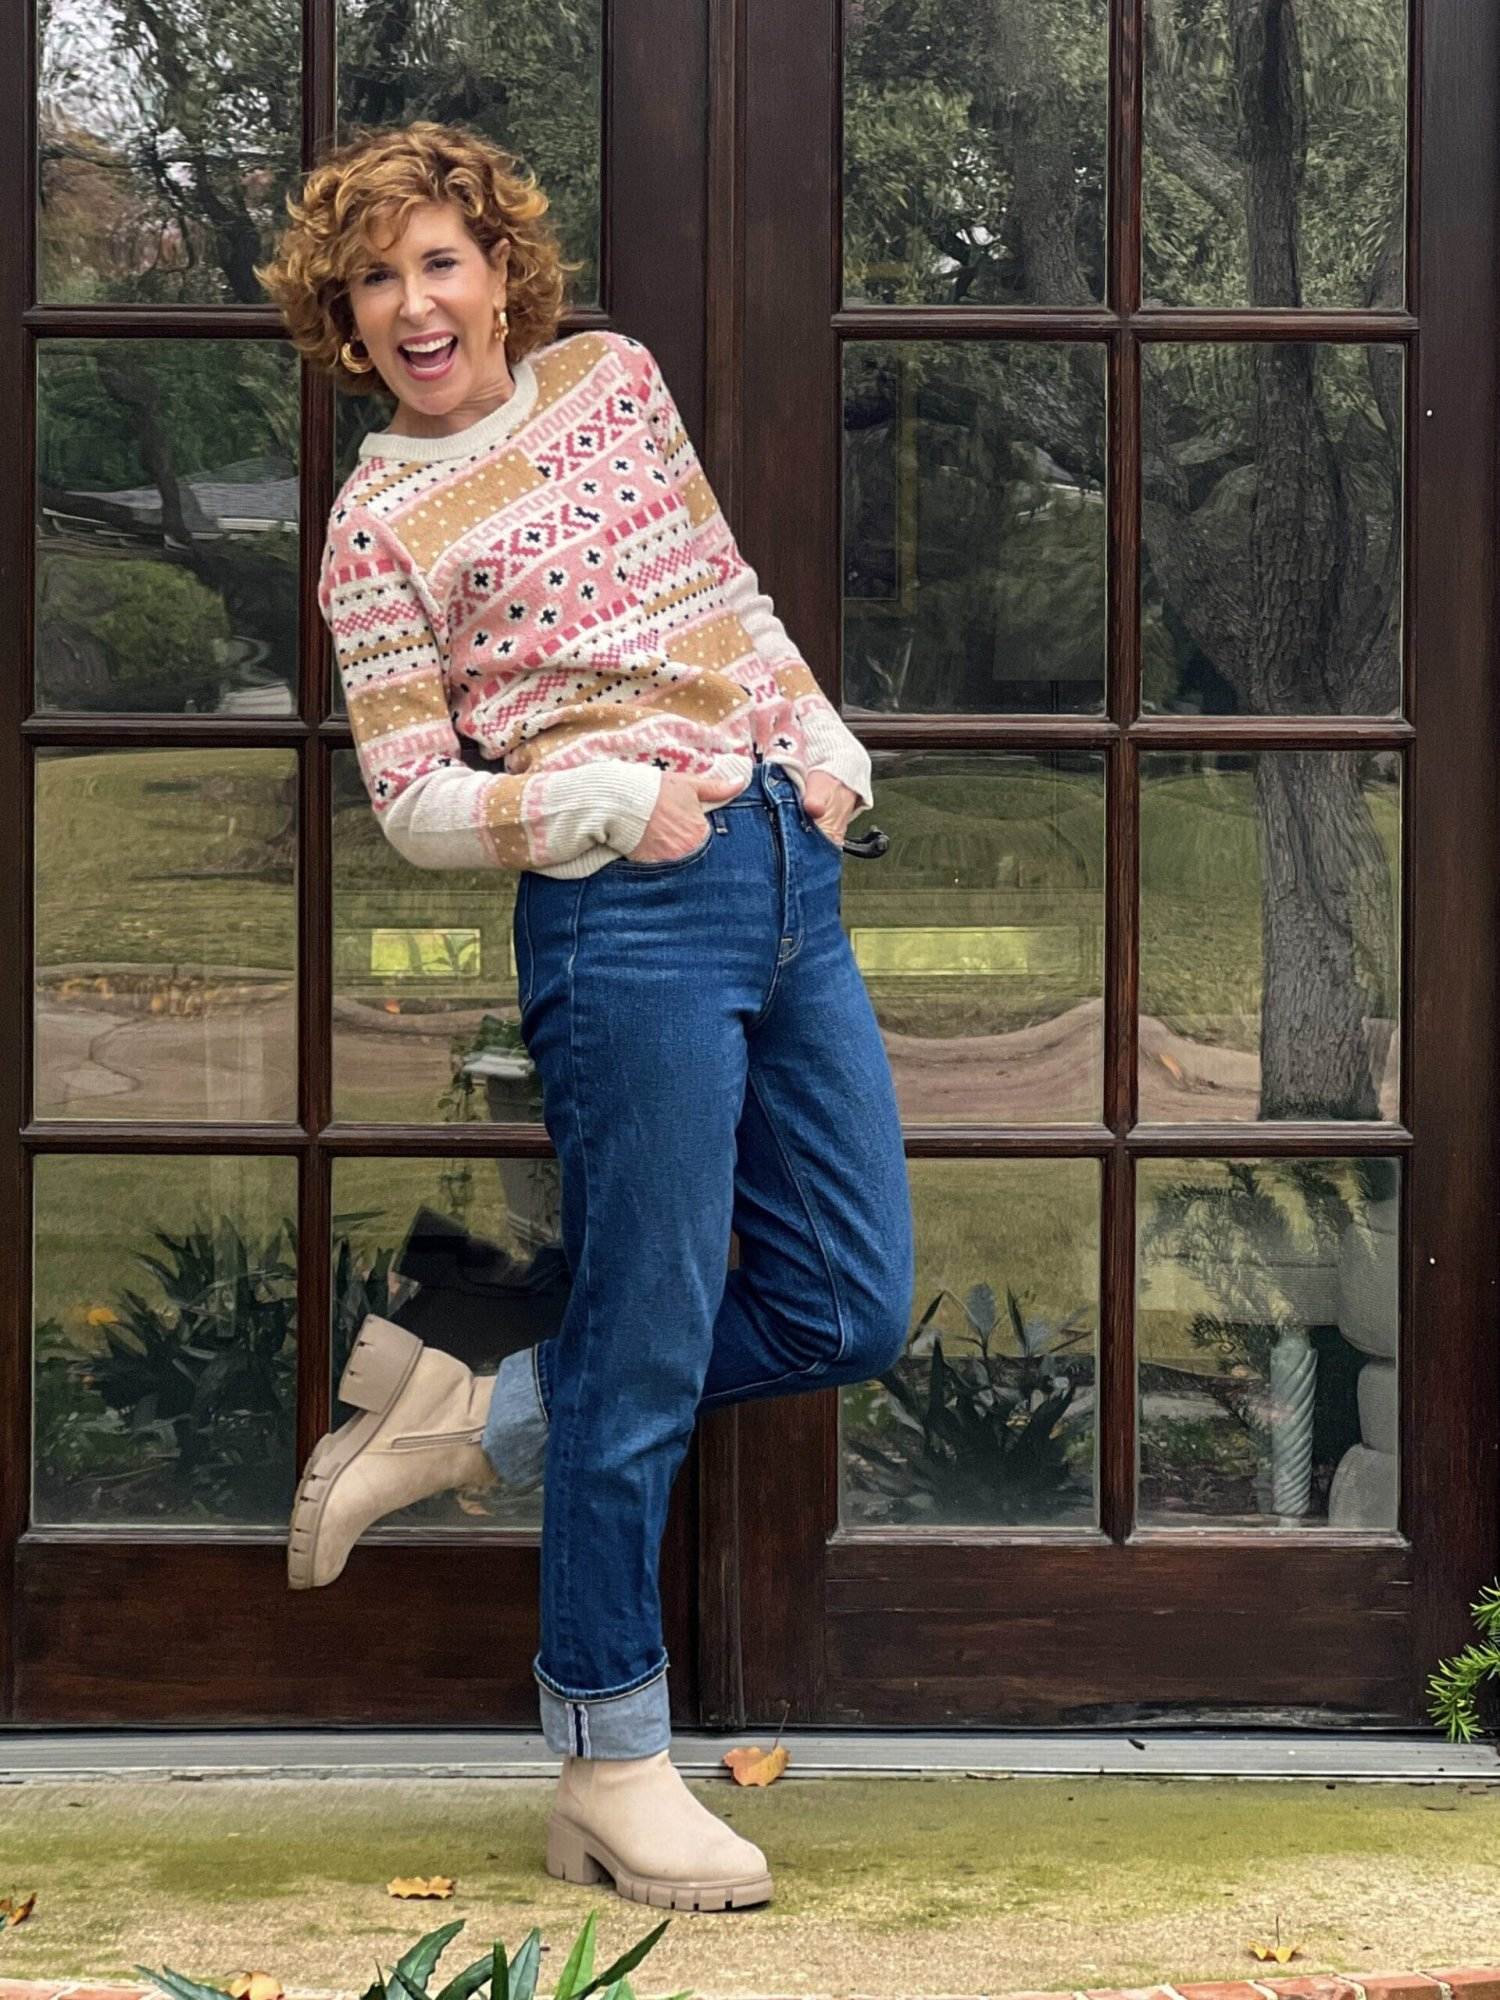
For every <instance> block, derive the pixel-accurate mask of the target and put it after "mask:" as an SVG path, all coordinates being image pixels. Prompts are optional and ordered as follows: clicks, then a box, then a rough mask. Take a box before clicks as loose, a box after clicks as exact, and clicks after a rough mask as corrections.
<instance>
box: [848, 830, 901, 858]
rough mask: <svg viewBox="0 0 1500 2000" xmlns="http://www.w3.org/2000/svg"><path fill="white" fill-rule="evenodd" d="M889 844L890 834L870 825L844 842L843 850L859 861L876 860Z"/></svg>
mask: <svg viewBox="0 0 1500 2000" xmlns="http://www.w3.org/2000/svg"><path fill="white" fill-rule="evenodd" d="M890 844H891V836H890V835H889V834H888V833H882V832H881V830H880V828H879V827H878V826H872V827H871V828H870V829H869V831H868V832H867V833H860V834H855V835H853V836H852V837H851V838H848V839H846V840H845V842H844V852H845V853H846V854H852V855H854V856H855V857H856V859H857V860H860V861H878V860H879V859H880V857H881V855H882V854H884V853H885V850H886V849H887V848H888V847H889V846H890Z"/></svg>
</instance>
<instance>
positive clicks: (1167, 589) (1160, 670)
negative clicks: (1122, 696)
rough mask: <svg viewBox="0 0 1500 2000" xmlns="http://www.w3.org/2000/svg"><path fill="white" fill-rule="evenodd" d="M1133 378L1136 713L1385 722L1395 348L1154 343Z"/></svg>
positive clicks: (1397, 558)
mask: <svg viewBox="0 0 1500 2000" xmlns="http://www.w3.org/2000/svg"><path fill="white" fill-rule="evenodd" d="M1141 370H1142V375H1141V425H1142V446H1143V459H1142V496H1141V498H1142V512H1141V534H1142V586H1143V591H1144V604H1143V611H1142V633H1141V645H1142V656H1143V675H1144V682H1143V703H1144V706H1145V707H1146V709H1148V710H1158V711H1160V710H1165V711H1168V712H1170V713H1173V714H1179V715H1196V714H1200V713H1202V714H1212V715H1237V714H1251V715H1390V714H1394V713H1395V712H1396V711H1397V710H1398V709H1399V707H1400V704H1401V620H1402V600H1401V562H1402V483H1403V477H1404V474H1403V464H1404V458H1403V445H1402V436H1403V429H1402V427H1403V408H1404V389H1405V363H1404V360H1403V357H1402V353H1401V350H1400V348H1398V347H1394V346H1386V345H1382V346H1355V345H1350V346H1344V345H1330V344H1326V343H1325V344H1317V343H1312V342H1302V341H1279V340H1272V341H1255V342H1248V343H1241V344H1230V343H1228V342H1218V341H1202V342H1197V341H1195V342H1191V343H1185V344H1178V345H1173V344H1170V343H1165V342H1155V341H1153V342H1149V343H1148V344H1147V345H1146V346H1145V347H1144V348H1143V349H1142V356H1141Z"/></svg>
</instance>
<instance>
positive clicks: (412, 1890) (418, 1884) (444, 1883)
mask: <svg viewBox="0 0 1500 2000" xmlns="http://www.w3.org/2000/svg"><path fill="white" fill-rule="evenodd" d="M385 1886H386V1891H387V1893H388V1894H390V1895H392V1896H451V1895H452V1894H453V1877H452V1876H451V1875H427V1876H423V1875H398V1876H397V1877H396V1879H395V1881H394V1882H387V1883H386V1885H385Z"/></svg>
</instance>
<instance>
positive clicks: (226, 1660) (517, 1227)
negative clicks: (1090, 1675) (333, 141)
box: [0, 0, 709, 1729]
mask: <svg viewBox="0 0 1500 2000" xmlns="http://www.w3.org/2000/svg"><path fill="white" fill-rule="evenodd" d="M450 15H451V18H446V19H445V18H444V16H443V10H442V9H441V8H439V10H438V13H437V14H436V15H433V14H432V12H431V10H428V12H427V14H426V15H425V16H424V18H423V22H422V23H421V24H417V23H414V22H413V21H412V20H411V19H410V17H409V16H408V15H407V14H406V13H404V12H403V11H402V10H400V9H399V8H396V7H392V6H389V5H387V4H385V0H316V3H315V4H314V5H312V6H311V7H306V8H299V6H298V5H297V4H296V0H251V4H248V5H247V6H244V7H241V8H239V9H237V10H236V11H235V12H234V14H233V15H232V17H231V16H230V15H226V14H224V12H223V10H216V11H214V12H213V14H212V16H211V17H210V16H209V15H205V14H204V13H203V12H202V10H201V9H198V8H195V7H192V6H190V5H183V6H181V7H179V6H177V5H175V4H169V5H168V6H167V7H166V9H165V10H163V11H162V12H161V13H159V14H153V16H152V17H151V19H150V20H149V21H148V20H147V19H146V17H145V16H144V15H143V14H140V13H139V10H137V9H135V8H134V7H133V6H131V5H130V4H129V0H126V4H124V5H123V6H122V7H121V8H119V9H117V10H115V13H114V14H113V15H112V16H111V18H112V20H113V21H114V22H115V40H114V41H112V42H111V48H110V53H109V54H108V55H106V54H105V53H104V52H103V49H102V44H101V43H100V42H99V40H98V38H97V34H96V33H95V31H94V28H93V27H91V28H90V29H89V30H88V32H87V33H85V31H84V29H83V27H82V26H81V24H80V18H79V17H78V15H77V13H76V10H72V11H70V10H67V9H63V8H45V7H40V6H39V7H38V8H36V9H30V10H28V21H29V26H28V30H27V37H26V38H25V39H23V38H21V37H18V38H16V39H15V40H14V42H13V44H12V47H11V50H10V53H9V55H8V57H7V60H6V66H5V90H6V100H5V102H6V111H7V115H6V117H5V119H4V120H3V121H0V122H3V126H4V138H3V139H0V147H3V151H4V159H5V164H6V176H5V186H6V188H7V190H9V193H8V197H7V198H8V200H9V201H10V202H11V204H12V212H11V214H10V215H9V217H8V218H7V221H8V227H7V228H6V229H4V230H0V295H3V298H4V301H5V319H4V326H5V331H4V336H3V338H4V343H5V345H4V381H5V383H6V384H7V385H8V387H7V390H6V394H5V397H4V406H5V408H6V410H7V412H8V413H9V415H8V417H7V422H6V436H7V442H8V447H9V450H8V458H9V463H10V466H11V473H12V476H11V477H10V478H9V479H7V480H6V481H5V482H4V494H3V498H0V508H3V515H0V542H3V549H4V555H3V559H0V592H3V606H4V614H5V618H4V622H5V627H6V629H7V630H8V631H9V632H10V633H11V634H12V635H13V639H12V646H11V654H10V660H9V667H8V671H7V672H6V674H5V675H4V676H3V688H4V692H3V695H0V700H3V703H4V719H3V727H0V736H3V744H4V750H3V755H4V757H5V759H6V766H5V782H4V784H3V786H0V792H3V798H4V805H3V808H0V812H3V853H0V880H3V884H4V889H3V893H4V897H5V917H6V923H5V931H6V935H7V937H8V938H9V940H10V950H9V952H8V955H7V963H8V971H7V993H8V994H9V996H10V997H9V998H8V1000H7V1002H6V1013H5V1036H4V1039H5V1043H6V1050H5V1059H4V1061H3V1062H0V1122H3V1128H4V1133H5V1139H4V1145H5V1149H6V1158H7V1166H6V1169H5V1173H4V1176H3V1179H0V1269H3V1272H4V1282H3V1284H0V1315H3V1318H0V1716H3V1717H6V1718H9V1719H14V1720H17V1721H21V1722H29V1723H59V1722H115V1721H141V1722H153V1723H177V1722H184V1721H190V1720H205V1719H211V1720H219V1721H233V1720H237V1719H256V1718H262V1719H267V1720H273V1721H274V1720H281V1719H285V1720H296V1719H299V1718H306V1719H324V1720H345V1721H389V1722H404V1723H411V1722H422V1721H428V1720H432V1721H466V1722H480V1721H489V1722H495V1723H503V1724H515V1725H519V1726H523V1727H529V1728H533V1729H534V1728H535V1727H536V1696H535V1687H534V1683H533V1682H532V1678H531V1673H530V1661H531V1657H532V1655H533V1654H534V1651H535V1648H536V1639H537V1634H536V1581H537V1579H536V1547H537V1529H538V1525H539V1511H538V1509H539V1503H538V1502H537V1501H536V1500H534V1499H528V1500H527V1501H525V1502H524V1503H518V1502H516V1501H514V1500H513V1501H511V1502H510V1503H509V1504H508V1505H507V1504H506V1503H505V1502H504V1501H503V1500H497V1501H496V1502H495V1504H493V1505H491V1504H488V1503H484V1502H481V1501H480V1500H479V1499H477V1498H475V1497H472V1496H470V1497H468V1498H457V1499H452V1500H444V1501H442V1502H441V1503H438V1504H429V1505H428V1506H427V1507H426V1508H425V1509H423V1510H421V1511H417V1512H413V1513H409V1514H408V1515H407V1516H405V1517H403V1518H402V1519H400V1520H399V1521H395V1522H392V1523H390V1524H387V1525H385V1526H383V1527H382V1528H381V1529H380V1530H379V1531H378V1532H377V1533H376V1534H375V1535H373V1536H371V1537H370V1538H369V1539H368V1541H366V1542H363V1543H362V1544H361V1546H360V1547H359V1548H358V1549H357V1550H356V1551H355V1552H354V1555H353V1557H352V1559H351V1562H350V1565H349V1567H348V1569H347V1570H346V1572H345V1574H344V1576H343V1577H342V1578H341V1579H340V1580H339V1581H338V1583H336V1584H335V1585H334V1586H331V1587H329V1588H327V1589H325V1590H321V1591H317V1592H309V1593H299V1594H297V1595H295V1596H294V1595H292V1594H291V1593H289V1592H288V1591H287V1589H286V1583H285V1568H284V1564H285V1557H284V1543H285V1520H286V1514H287V1509H288V1507H289V1504H290V1500H291V1495H292V1491H293V1487H294V1484H295V1478H296V1474H297V1470H298V1468H299V1466H300V1465H301V1463H302V1462H304V1461H305V1458H306V1455H307V1454H308V1452H309V1451H310V1450H311V1448H312V1445H313V1443H314V1442H315V1440H316V1439H317V1438H318V1436H319V1435H320V1434H321V1433H322V1432H323V1431H324V1430H325V1429H326V1428H327V1427H328V1425H329V1423H330V1421H331V1420H337V1419H338V1417H339V1416H340V1414H341V1413H340V1412H339V1411H338V1410H337V1409H335V1408H334V1407H333V1402H332V1390H333V1384H334V1382H335V1381H336V1380H337V1374H338V1370H339V1368H340V1367H341V1364H342V1359H343V1355H344V1353H345V1352H346V1351H347V1347H348V1343H349V1337H350V1334H351V1331H352V1329H353V1326H354V1324H355V1323H356V1322H357V1319H358V1318H359V1317H360V1316H361V1315H362V1314H363V1312H364V1311H365V1310H367V1309H369V1308H370V1307H372V1306H373V1307H376V1308H379V1309H382V1310H388V1311H392V1312H394V1313H395V1314H396V1316H398V1317H400V1316H402V1315H403V1314H404V1313H408V1312H413V1311H414V1312H417V1313H418V1315H419V1317H423V1316H425V1317H424V1318H423V1323H422V1325H421V1327H420V1330H421V1332H422V1335H423V1337H424V1338H428V1339H432V1340H434V1341H437V1342H438V1343H440V1344H447V1345H449V1346H450V1347H452V1348H453V1350H454V1351H457V1352H462V1353H463V1355H464V1357H465V1358H466V1359H468V1360H470V1361H472V1362H475V1363H476V1364H482V1363H483V1361H484V1360H485V1358H486V1351H487V1349H488V1350H490V1351H491V1354H493V1350H494V1349H495V1347H496V1345H497V1343H503V1344H505V1345H514V1344H519V1343H518V1340H517V1336H518V1334H522V1333H524V1331H525V1330H526V1329H527V1328H528V1327H533V1328H536V1329H538V1330H543V1331H544V1330H545V1329H546V1327H547V1326H548V1324H550V1323H552V1322H553V1321H554V1320H555V1315H556V1313H557V1311H558V1310H559V1306H560V1295H561V1291H562V1282H561V1276H562V1274H561V1273H560V1271H559V1253H558V1250H557V1246H556V1227H555V1223H556V1208H557V1189H556V1180H555V1173H554V1170H553V1163H552V1161H551V1160H550V1158H549V1148H548V1145H547V1141H546V1135H545V1132H544V1130H543V1128H542V1125H541V1123H540V1115H539V1114H540V1107H539V1104H538V1102H537V1100H536V1094H535V1092H534V1090H533V1089H532V1088H531V1085H530V1080H529V1078H528V1075H527V1067H526V1064H525V1062H524V1060H523V1054H524V1052H523V1051H521V1050H520V1048H519V1046H518V1034H517V1030H516V1007H515V967H514V964H513V961H512V954H511V945H510V921H511V908H512V896H513V892H514V888H515V882H514V879H513V878H510V879H507V878H504V877H500V876H496V875H494V874H493V873H490V874H489V875H487V876H478V875H476V876H474V877H463V878H459V877H444V878H441V879H437V878H433V877H430V876H428V877H424V878H420V879H419V878H417V877H415V876H413V874H412V873H411V871H409V870H407V871H403V870H401V869H400V868H399V867H393V866H392V858H391V857H390V856H388V855H387V854H386V853H385V852H384V844H383V843H382V842H381V841H380V838H379V834H378V830H377V829H374V828H373V822H372V821H371V820H370V817H369V811H368V803H367V801H366V800H365V799H364V797H363V793H362V788H361V786H360V784H359V780H358V774H357V770H356V768H355V764H354V759H353V755H352V751H351V748H350V744H349V734H348V730H347V727H346V725H345V722H344V719H343V716H342V713H341V711H340V708H339V706H338V702H337V699H336V692H337V691H336V688H335V686H334V683H333V678H332V676H331V674H330V662H329V656H328V649H327V645H326V634H325V632H324V630H323V628H322V622H321V620H320V618H319V615H318V612H317V607H316V599H315V586H316V579H317V564H318V558H319V553H320V547H321V541H322V528H323V523H324V521H325V520H326V517H327V513H328V509H329V507H330V505H331V500H332V495H333V493H334V491H335V488H336V485H337V482H338V480H339V479H340V478H341V477H342V475H343V473H344V472H345V471H346V470H347V469H348V467H349V464H350V463H351V461H352V456H353V453H354V450H355V448H356V445H357V442H358V438H359V436H360V434H361V432H362V430H363V429H364V428H365V427H366V426H367V425H368V424H369V423H370V422H375V423H379V422H383V421H384V420H385V417H386V415H387V414H388V409H389V406H388V405H386V406H383V407H376V406H373V405H372V406H361V405H360V404H358V403H354V402H350V401H347V400H344V399H335V397H334V395H333V394H332V392H331V390H330V389H329V388H328V387H327V386H326V385H324V384H322V383H320V382H317V381H315V380H312V379H309V378H303V379H299V376H298V372H297V369H296V366H295V361H294V357H293V356H292V354H291V351H290V349H289V347H288V344H287V343H286V341H285V339H284V337H283V335H282V330H281V327H280V324H279V321H278V318H277V315H276V313H275V311H274V309H273V308H272V307H271V306H270V305H269V304H268V303H267V302H266V301H265V297H264V293H263V292H262V290H261V289H260V287H259V285H258V282H257V280H256V279H255V276H254V272H253V268H252V267H253V264H254V262H255V261H257V260H263V259H264V258H265V257H266V256H267V255H268V253H269V248H270V242H271V237H272V234H273V233H274V231H275V230H276V229H277V227H279V225H280V224H281V223H282V221H283V220H284V211H283V208H282V198H283V195H284V194H285V193H286V191H287V190H288V189H289V188H290V187H292V186H293V185H294V184H295V182H296V179H297V177H298V174H299V172H300V170H301V169H302V168H303V167H305V166H306V165H307V164H308V163H310V162H311V161H312V160H313V159H314V158H315V157H316V154H317V150H318V148H319V147H320V145H321V144H322V142H323V141H324V140H325V139H326V138H327V137H328V136H329V135H330V134H333V133H334V132H336V131H337V132H339V133H347V132H349V131H350V130H351V129H353V128H354V127H356V126H361V125H389V124H400V123H404V122H405V121H407V120H408V119H411V118H416V117H432V118H438V119H452V120H455V121H458V122H462V123H467V124H470V125H473V126H476V127H478V128H479V129H481V130H483V131H485V132H486V133H487V134H488V135H489V136H490V137H492V138H494V139H497V140H499V141H500V142H501V143H503V144H505V145H507V146H509V147H511V148H512V149H513V150H514V151H516V152H517V153H518V154H519V155H520V156H521V158H522V160H523V162H524V164H525V165H527V166H529V167H532V168H534V169H535V170H536V171H537V173H538V177H539V179H540V180H541V183H542V185H543V186H544V188H546V190H547V192H548V194H549V196H550V198H551V201H552V208H553V214H554V219H555V220H556V221H557V224H558V227H559V232H560V235H561V237H562V242H563V248H564V252H565V254H566V255H567V256H568V257H569V258H570V259H573V260H575V261H576V269H575V271H574V272H573V274H572V277H571V281H570V282H571V289H570V299H571V300H572V302H573V305H574V310H572V311H571V312H570V314H569V317H568V319H567V320H566V322H565V324H564V328H563V330H564V331H565V332H566V331H572V330H573V329H574V328H578V327H585V326H590V325H596V324H598V325H617V326H620V327H622V328H624V329H625V330H627V331H630V332H632V333H635V334H636V335H638V336H639V337H641V338H642V339H644V340H646V341H647V342H648V344H649V345H650V346H651V347H652V348H653V350H654V352H655V353H656V354H657V355H658V357H659V358H660V360H661V363H662V366H663V370H664V372H665V374H666V376H667V379H668V380H669V381H670V382H671V383H672V385H673V389H674V392H675V393H676V394H677V396H678V397H679V399H680V401H681V404H682V408H683V410H684V412H685V413H686V415H687V418H688V421H689V422H690V423H691V424H693V425H694V427H695V429H696V431H697V432H698V434H699V435H701V434H702V425H703V416H704V407H705V386H706V385H705V368H704V351H705V344H704V332H703V324H704V298H705V292H706V283H705V258H706V241H707V238H706V226H707V191H708V175H707V164H706V144H707V131H708V127H707V121H706V117H705V106H706V103H707V73H708V49H709V43H708V31H707V19H706V11H705V8H704V6H703V4H702V0H653V4H652V6H651V7H650V9H649V10H645V11H643V12H638V11H635V10H631V9H628V8H615V7H610V6H607V5H606V4H605V0H598V4H596V5H593V6H589V5H584V6H583V7H581V8H571V9H564V10H558V9H556V8H554V7H551V6H548V5H540V4H539V5H522V6H520V7H517V8H510V9H507V10H506V11H505V13H504V15H503V17H502V16H500V15H495V14H494V13H493V10H491V14H490V15H489V16H487V15H485V13H484V10H479V12H477V13H476V12H475V10H473V9H465V8H462V7H454V8H453V9H451V10H450ZM648 16H649V18H648ZM116 44H118V46H116ZM28 47H30V48H34V49H35V62H34V63H33V62H32V61H29V60H28V57H27V49H28ZM372 836H373V837H372ZM414 1301H415V1302H417V1303H416V1304H414ZM424 1301H425V1303H422V1302H424ZM694 1514H695V1494H694V1490H693V1487H692V1483H691V1482H690V1481H685V1482H683V1484H682V1487H681V1490H680V1493H679V1495H678V1500H677V1504H676V1507H675V1509H674V1512H673V1515H672V1519H671V1523H670V1526H669V1529H668V1534H667V1538H666V1546H665V1550H664V1569H665V1595H666V1621H667V1643H668V1646H669V1649H670V1652H671V1655H672V1658H673V1662H674V1674H673V1685H672V1695H673V1701H674V1705H675V1708H676V1710H677V1712H678V1714H679V1715H680V1716H681V1717H683V1718H684V1719H690V1718H691V1717H692V1716H693V1715H694V1714H695V1713H696V1708H697V1689H696V1649H695V1642H694V1632H693V1614H694V1600H695V1562H694V1556H693V1550H694V1548H695V1541H694Z"/></svg>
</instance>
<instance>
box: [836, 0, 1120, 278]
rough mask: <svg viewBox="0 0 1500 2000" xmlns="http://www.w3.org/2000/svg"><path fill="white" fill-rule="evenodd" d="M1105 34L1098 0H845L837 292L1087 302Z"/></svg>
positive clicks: (1105, 18) (1100, 200)
mask: <svg viewBox="0 0 1500 2000" xmlns="http://www.w3.org/2000/svg"><path fill="white" fill-rule="evenodd" d="M1108 41H1109V11H1108V7H1107V5H1106V4H1105V0H1025V4H1017V0H982V4H979V5H971V6H955V5H953V0H845V6H844V120H843V123H844V258H845V296H846V297H847V298H849V299H850V300H855V299H870V300H875V301H878V302H879V303H881V304H887V305H913V304H928V303H930V304H934V305H962V304H968V305H995V304H1015V303H1025V304H1032V305H1051V306H1086V305H1095V304H1097V303H1098V302H1099V301H1100V300H1101V299H1102V298H1103V296H1104V156H1105V139H1106V130H1107V107H1108ZM1044 214H1046V215H1050V216H1051V217H1053V218H1054V221H1055V225H1056V226H1055V227H1052V228H1048V229H1040V228H1038V227H1037V221H1038V218H1039V217H1040V216H1042V215H1044Z"/></svg>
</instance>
